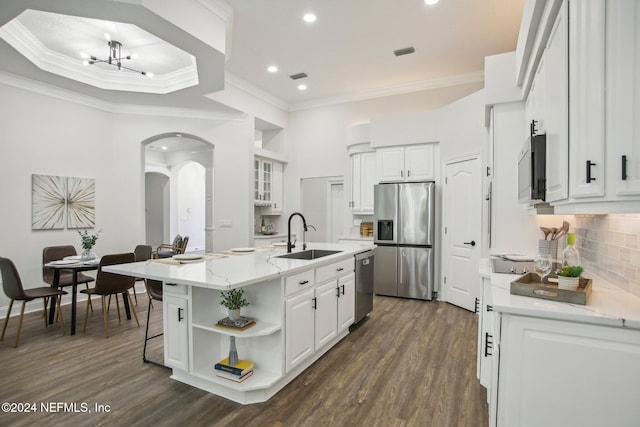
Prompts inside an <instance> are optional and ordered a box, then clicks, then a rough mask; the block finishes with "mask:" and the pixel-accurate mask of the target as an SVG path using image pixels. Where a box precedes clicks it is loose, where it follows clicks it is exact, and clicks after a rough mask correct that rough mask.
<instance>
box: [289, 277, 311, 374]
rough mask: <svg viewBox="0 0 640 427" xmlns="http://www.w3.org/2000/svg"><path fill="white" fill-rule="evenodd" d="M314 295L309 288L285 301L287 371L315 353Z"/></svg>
mask: <svg viewBox="0 0 640 427" xmlns="http://www.w3.org/2000/svg"><path fill="white" fill-rule="evenodd" d="M314 295H315V291H314V289H309V290H307V291H304V292H302V293H299V294H297V295H296V296H294V297H291V298H289V299H287V301H286V302H285V318H286V322H285V325H286V327H285V329H286V331H287V337H286V342H287V345H286V364H287V372H288V371H289V370H290V369H291V368H292V367H294V366H296V365H298V364H299V363H300V362H302V361H303V360H305V359H306V358H307V357H309V356H310V355H311V354H313V351H314V325H315V313H314V309H313V299H314Z"/></svg>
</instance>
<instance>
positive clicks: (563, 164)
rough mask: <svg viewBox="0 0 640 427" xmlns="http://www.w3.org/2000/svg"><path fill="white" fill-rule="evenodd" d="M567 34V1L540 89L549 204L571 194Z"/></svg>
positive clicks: (547, 53) (545, 61)
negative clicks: (545, 139) (545, 141)
mask: <svg viewBox="0 0 640 427" xmlns="http://www.w3.org/2000/svg"><path fill="white" fill-rule="evenodd" d="M567 31H568V27H567V2H564V3H563V5H562V7H561V8H560V10H559V12H558V16H557V17H556V21H555V23H554V24H553V27H552V29H551V33H550V35H549V40H548V41H547V46H546V48H545V52H544V55H543V62H541V66H542V67H543V73H544V76H545V78H544V85H543V88H542V89H541V90H542V92H543V97H542V98H543V105H542V110H544V117H543V119H542V121H543V123H542V126H543V130H544V132H545V133H546V135H547V154H546V167H547V174H546V175H547V176H546V178H547V182H546V201H547V202H555V201H557V200H564V199H566V198H567V196H568V193H569V182H568V181H569V174H568V171H567V168H568V164H569V163H568V162H569V159H568V151H569V139H568V129H567V127H568V125H567V123H568V119H569V116H568V102H569V100H568V85H569V82H568V71H569V70H568V52H567ZM536 89H538V88H536ZM528 123H531V122H528Z"/></svg>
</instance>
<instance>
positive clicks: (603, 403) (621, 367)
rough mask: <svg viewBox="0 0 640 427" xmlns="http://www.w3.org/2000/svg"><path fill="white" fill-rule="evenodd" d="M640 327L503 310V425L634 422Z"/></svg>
mask: <svg viewBox="0 0 640 427" xmlns="http://www.w3.org/2000/svg"><path fill="white" fill-rule="evenodd" d="M639 354H640V331H637V330H633V329H627V328H614V327H606V326H597V325H587V324H581V323H573V322H563V321H558V320H548V319H539V318H530V317H524V316H515V315H503V321H502V332H501V343H500V384H499V387H498V394H499V396H498V400H499V402H498V411H499V413H498V425H499V426H520V427H528V426H531V427H533V426H548V427H553V426H606V425H612V424H614V425H616V426H629V427H631V426H637V425H638V420H640V406H638V402H637V400H638V399H637V397H638V396H640V364H639V363H638V355H639Z"/></svg>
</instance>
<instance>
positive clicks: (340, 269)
mask: <svg viewBox="0 0 640 427" xmlns="http://www.w3.org/2000/svg"><path fill="white" fill-rule="evenodd" d="M342 270H344V268H342V267H340V268H336V271H342Z"/></svg>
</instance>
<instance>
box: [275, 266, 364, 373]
mask: <svg viewBox="0 0 640 427" xmlns="http://www.w3.org/2000/svg"><path fill="white" fill-rule="evenodd" d="M306 274H307V275H308V272H303V273H299V274H297V275H294V276H290V277H287V278H285V292H286V295H287V299H286V300H285V325H286V328H285V329H286V333H285V335H286V336H285V342H286V344H285V348H286V352H285V353H286V355H285V360H286V366H285V370H286V372H290V371H291V370H292V369H293V368H295V367H296V366H298V365H300V364H301V363H303V362H305V361H306V360H307V359H308V358H309V357H311V356H312V355H314V354H316V353H317V352H318V351H323V350H324V349H326V348H327V345H328V344H330V343H332V342H335V340H336V339H337V338H339V337H340V335H341V334H343V333H346V332H345V331H347V330H348V329H349V326H351V325H352V324H353V321H354V318H355V274H354V260H353V258H350V259H347V260H343V261H339V262H336V263H333V264H329V265H325V266H322V267H318V268H316V269H315V282H314V280H313V278H310V277H308V276H305V275H306Z"/></svg>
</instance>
